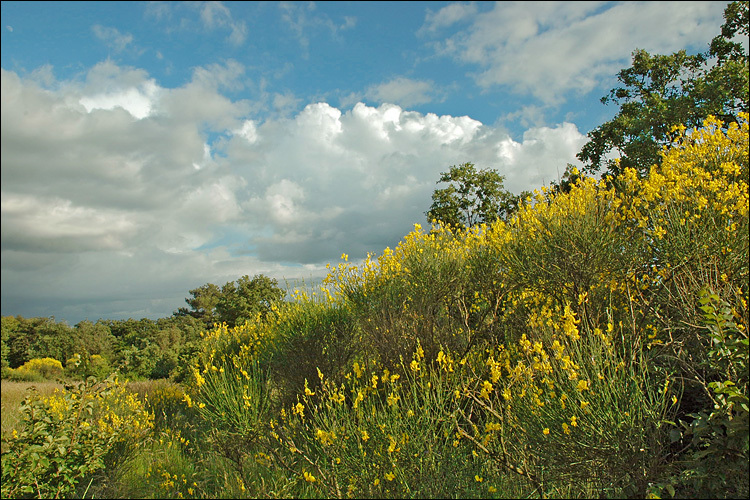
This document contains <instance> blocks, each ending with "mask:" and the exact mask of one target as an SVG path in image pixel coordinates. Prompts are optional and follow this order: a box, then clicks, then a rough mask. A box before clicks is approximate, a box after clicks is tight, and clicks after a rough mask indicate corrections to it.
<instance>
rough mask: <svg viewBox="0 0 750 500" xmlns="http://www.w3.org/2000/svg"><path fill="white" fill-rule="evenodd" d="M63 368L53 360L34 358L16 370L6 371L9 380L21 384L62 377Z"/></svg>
mask: <svg viewBox="0 0 750 500" xmlns="http://www.w3.org/2000/svg"><path fill="white" fill-rule="evenodd" d="M62 375H63V366H62V363H60V362H59V361H58V360H56V359H53V358H34V359H30V360H28V361H27V362H26V363H24V364H23V365H21V366H19V367H18V368H15V369H13V368H10V369H9V370H8V378H9V379H10V380H18V381H21V382H41V381H42V380H54V379H58V378H60V377H62Z"/></svg>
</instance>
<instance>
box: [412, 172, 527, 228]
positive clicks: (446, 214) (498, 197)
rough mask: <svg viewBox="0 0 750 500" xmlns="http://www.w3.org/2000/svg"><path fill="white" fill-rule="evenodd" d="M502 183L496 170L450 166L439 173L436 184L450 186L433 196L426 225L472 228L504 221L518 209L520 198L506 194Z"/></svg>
mask: <svg viewBox="0 0 750 500" xmlns="http://www.w3.org/2000/svg"><path fill="white" fill-rule="evenodd" d="M504 180H505V177H503V176H502V175H500V174H499V173H498V172H497V171H496V170H492V169H482V170H477V169H476V166H475V165H474V164H473V163H469V162H467V163H462V164H460V165H453V166H452V167H450V170H449V171H448V172H442V173H441V176H440V180H438V183H441V182H447V183H449V185H448V187H446V188H442V189H436V190H435V192H434V193H433V194H432V206H431V207H430V210H428V211H427V212H425V215H427V220H428V222H433V221H439V222H441V223H443V224H449V225H450V226H452V227H462V226H463V227H471V226H474V225H477V224H482V223H489V222H493V221H495V220H497V219H498V218H501V219H504V218H506V217H507V216H508V215H510V214H511V213H512V212H513V211H514V210H515V209H516V208H517V207H518V202H519V197H517V196H514V195H513V194H512V193H511V192H509V191H506V190H505V188H504V187H503V181H504Z"/></svg>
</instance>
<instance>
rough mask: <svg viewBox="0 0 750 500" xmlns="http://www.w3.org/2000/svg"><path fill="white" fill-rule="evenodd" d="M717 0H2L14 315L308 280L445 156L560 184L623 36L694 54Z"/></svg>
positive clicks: (410, 216)
mask: <svg viewBox="0 0 750 500" xmlns="http://www.w3.org/2000/svg"><path fill="white" fill-rule="evenodd" d="M726 5H727V3H726V2H499V3H491V2H478V3H473V2H458V3H453V2H315V3H314V2H185V3H181V2H9V1H3V2H2V4H1V7H0V8H1V9H2V30H1V33H2V35H1V40H0V41H1V42H2V44H1V46H0V53H1V55H2V152H1V155H2V158H1V159H2V170H1V174H2V233H1V234H2V277H1V279H2V291H1V293H2V314H3V315H8V314H12V315H16V314H20V315H23V316H26V317H32V316H54V317H55V318H56V319H58V320H65V321H67V322H69V323H70V324H75V323H77V322H78V321H81V320H82V319H91V320H96V319H98V318H110V319H120V318H129V317H133V318H141V317H149V318H154V319H155V318H159V317H165V316H169V315H170V314H171V313H172V312H173V311H174V310H176V309H177V308H179V307H181V306H183V305H184V299H185V297H187V296H188V291H189V290H190V289H192V288H196V287H198V286H200V285H202V284H205V283H209V282H211V283H216V284H219V285H221V284H223V283H225V282H227V281H230V280H235V279H237V278H239V277H240V276H242V275H245V274H247V275H249V276H253V275H255V274H265V275H267V276H270V277H273V278H276V279H277V280H278V281H279V283H280V284H281V285H282V286H285V285H286V283H290V284H296V283H297V282H298V281H299V280H305V282H307V283H314V282H316V281H317V280H320V278H321V277H322V276H323V275H324V274H325V265H326V264H327V263H336V262H338V261H339V258H340V256H341V254H342V253H347V254H348V255H349V257H350V260H353V261H357V260H359V259H362V258H364V257H365V256H366V255H367V253H368V252H371V253H374V254H379V253H380V252H382V251H383V249H385V248H386V247H389V246H390V247H393V246H395V245H397V244H398V242H399V241H400V240H401V238H402V237H403V236H404V235H405V234H406V233H408V232H409V231H410V230H411V229H412V228H413V225H414V223H422V224H424V223H425V217H424V212H425V211H426V210H428V209H429V205H430V195H431V194H432V192H433V190H434V189H435V188H436V181H437V179H438V178H439V177H440V172H443V171H447V170H448V168H449V167H450V166H451V165H454V164H457V163H463V162H466V161H471V162H473V163H475V164H476V165H477V166H478V167H480V168H494V169H496V170H498V171H499V172H500V173H501V174H502V175H504V176H505V178H506V180H505V186H506V188H508V189H509V190H511V191H514V192H520V191H521V190H525V189H528V190H532V189H535V188H538V187H540V186H541V185H543V184H548V183H549V182H550V181H553V180H556V179H557V178H558V176H559V175H560V174H561V173H562V172H563V171H564V169H565V166H566V164H567V163H576V159H575V155H576V153H577V152H578V151H579V150H580V148H581V147H582V146H583V144H585V142H586V134H587V133H588V132H589V131H590V130H591V129H593V128H594V127H596V126H597V125H599V124H601V123H603V122H604V121H606V120H607V119H609V118H610V117H611V116H613V114H614V113H615V112H616V109H614V108H613V107H611V106H610V107H607V106H604V105H602V104H601V103H600V101H599V100H600V98H601V97H602V96H604V95H606V94H607V92H608V90H609V89H610V88H612V87H613V86H615V85H616V74H617V72H618V71H619V70H620V69H623V68H626V67H628V66H629V63H630V55H631V53H632V51H633V50H635V49H636V48H643V49H645V50H648V51H649V52H652V53H662V54H666V53H671V52H674V51H677V50H680V49H687V50H688V51H689V52H698V51H703V50H705V49H706V48H707V46H708V43H709V42H710V40H711V38H713V37H714V36H715V35H717V34H718V33H719V32H720V27H721V24H722V23H723V17H722V15H723V11H724V8H725V6H726Z"/></svg>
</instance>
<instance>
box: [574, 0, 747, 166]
mask: <svg viewBox="0 0 750 500" xmlns="http://www.w3.org/2000/svg"><path fill="white" fill-rule="evenodd" d="M724 18H725V23H724V25H723V26H722V29H721V34H720V35H718V36H716V37H715V38H714V39H713V40H712V42H711V45H710V48H709V50H708V51H707V52H705V53H700V54H695V55H688V54H687V53H686V52H685V51H684V50H681V51H679V52H675V53H673V54H671V55H651V54H649V53H648V52H646V51H645V50H641V49H637V50H635V51H634V52H633V63H632V66H631V67H630V68H627V69H623V70H621V71H620V72H619V74H618V76H617V78H618V80H619V81H620V82H621V83H622V86H621V87H617V88H614V89H612V90H611V91H610V93H609V95H608V96H605V97H603V98H602V99H601V100H602V103H604V104H609V103H614V104H617V105H619V106H620V111H619V113H618V114H617V115H616V116H615V117H614V118H613V119H612V120H610V121H608V122H606V123H604V124H602V125H600V126H599V127H597V128H595V129H594V130H592V131H591V132H590V133H589V134H588V137H589V142H588V143H586V144H585V145H584V146H583V148H582V149H581V151H580V152H579V153H578V155H577V156H578V159H580V160H581V161H582V162H583V163H584V165H585V166H584V171H586V172H589V173H596V172H599V171H602V170H604V171H605V173H606V174H609V175H612V176H617V175H619V174H620V173H622V172H623V171H624V169H625V168H628V167H631V168H634V169H636V171H638V172H639V173H640V174H641V175H643V174H645V173H647V172H648V170H649V169H650V167H651V166H652V165H654V164H657V163H659V162H660V161H661V159H660V156H659V152H660V151H661V148H662V146H664V145H665V144H668V143H669V140H670V134H671V133H672V129H673V127H675V126H680V125H684V126H686V127H700V126H701V124H702V123H703V120H704V119H705V118H706V117H708V115H714V116H716V117H717V118H720V119H721V120H723V121H724V122H725V124H727V125H728V124H729V123H732V122H736V121H737V116H738V114H739V113H740V112H747V111H748V53H747V52H746V50H745V49H744V47H743V46H742V45H741V44H739V43H736V42H733V41H732V39H733V38H734V37H735V36H736V35H738V34H740V35H745V36H747V35H748V2H747V1H741V2H732V3H731V4H729V5H728V6H727V8H726V9H725V11H724ZM613 152H616V153H618V154H619V156H620V158H619V159H613V158H611V156H612V153H613ZM618 160H619V161H618Z"/></svg>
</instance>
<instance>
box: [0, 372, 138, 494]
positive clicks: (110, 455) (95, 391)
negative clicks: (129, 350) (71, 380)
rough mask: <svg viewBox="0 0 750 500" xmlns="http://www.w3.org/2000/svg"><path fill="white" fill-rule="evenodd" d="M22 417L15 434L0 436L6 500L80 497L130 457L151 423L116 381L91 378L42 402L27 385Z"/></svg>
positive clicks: (132, 397)
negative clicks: (98, 380) (97, 477)
mask: <svg viewBox="0 0 750 500" xmlns="http://www.w3.org/2000/svg"><path fill="white" fill-rule="evenodd" d="M21 413H22V429H21V430H20V432H19V431H15V430H14V431H13V433H12V434H11V435H10V436H8V437H5V436H4V437H3V452H2V494H3V497H5V498H44V497H48V498H68V497H75V496H79V497H80V496H85V493H86V491H88V489H89V487H90V486H91V485H92V484H93V482H94V480H95V478H96V475H97V473H101V472H105V471H107V472H108V473H112V472H113V471H114V470H116V468H117V466H118V465H120V464H122V463H123V462H124V461H125V460H127V459H128V457H130V456H131V455H132V453H133V451H134V450H135V448H136V447H137V446H138V444H139V443H140V442H141V441H142V440H143V438H144V437H145V436H146V434H147V433H148V432H149V430H150V429H151V426H152V422H153V417H152V416H151V415H150V414H149V413H148V412H147V411H146V410H145V409H144V408H143V406H142V404H141V403H140V402H139V401H138V400H137V398H136V397H135V396H134V395H133V394H132V393H130V392H129V391H127V389H125V387H124V386H122V385H120V384H118V383H117V381H116V380H110V381H107V382H105V383H96V382H95V381H94V380H93V379H90V380H89V381H88V382H85V383H81V384H79V385H77V386H74V385H70V386H67V387H66V389H65V390H64V391H62V392H56V393H55V394H53V395H51V396H49V397H46V398H45V397H41V396H39V395H37V394H36V392H35V391H34V388H33V387H32V389H31V392H30V393H29V395H28V396H27V397H26V399H25V400H24V401H23V403H22V404H21ZM86 480H88V483H86V482H85V481H86ZM82 488H83V489H84V490H85V491H84V490H82Z"/></svg>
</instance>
